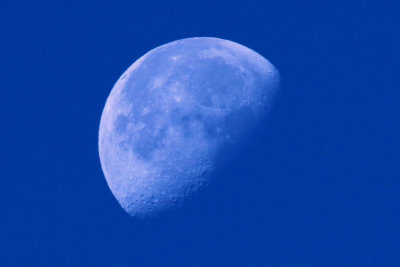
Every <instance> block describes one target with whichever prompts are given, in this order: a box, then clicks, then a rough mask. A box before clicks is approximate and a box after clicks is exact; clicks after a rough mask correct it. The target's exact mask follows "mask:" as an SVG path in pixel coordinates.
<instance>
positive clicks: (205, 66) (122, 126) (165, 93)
mask: <svg viewBox="0 0 400 267" xmlns="http://www.w3.org/2000/svg"><path fill="white" fill-rule="evenodd" d="M278 87H279V74H278V71H277V69H276V68H275V67H274V66H273V65H272V64H271V63H270V62H269V61H268V60H266V59H265V58H263V57H262V56H261V55H259V54H258V53H256V52H255V51H253V50H251V49H249V48H247V47H245V46H242V45H240V44H237V43H234V42H232V41H228V40H223V39H218V38H209V37H202V38H188V39H182V40H178V41H175V42H171V43H168V44H165V45H162V46H159V47H157V48H155V49H153V50H151V51H150V52H148V53H147V54H145V55H144V56H142V57H141V58H140V59H138V60H137V61H136V62H135V63H134V64H133V65H132V66H130V67H129V68H128V69H127V70H126V71H125V73H124V74H123V75H122V76H121V78H120V79H119V80H118V82H117V83H116V84H115V86H114V88H113V89H112V91H111V93H110V95H109V97H108V99H107V102H106V104H105V107H104V110H103V114H102V116H101V121H100V129H99V154H100V161H101V166H102V169H103V172H104V175H105V177H106V180H107V183H108V186H109V187H110V189H111V191H112V193H113V194H114V196H115V198H116V199H117V200H118V202H119V203H120V205H121V206H122V208H124V209H125V211H126V212H128V213H129V214H130V215H132V216H138V217H146V216H148V215H155V214H158V213H159V212H161V211H164V210H167V209H170V208H173V207H176V206H179V205H181V204H182V203H183V201H184V199H186V198H187V197H189V196H190V195H191V194H192V193H193V192H194V191H196V190H197V189H199V188H200V187H202V186H203V185H204V184H205V183H206V182H207V181H208V180H209V179H210V177H212V175H211V173H213V172H214V171H215V170H216V169H218V168H219V167H220V166H218V165H219V162H220V159H221V158H223V157H224V151H225V149H226V148H228V150H229V153H232V152H234V151H235V146H236V145H237V144H238V143H239V142H241V141H243V136H245V134H246V133H249V132H250V131H251V130H252V129H253V128H254V127H256V125H257V123H261V122H262V121H263V118H264V117H265V115H266V113H267V111H268V108H269V106H270V104H271V97H272V96H273V95H274V93H275V92H276V91H277V89H278ZM246 138H248V137H246ZM244 141H245V140H244ZM224 166H229V165H226V164H224Z"/></svg>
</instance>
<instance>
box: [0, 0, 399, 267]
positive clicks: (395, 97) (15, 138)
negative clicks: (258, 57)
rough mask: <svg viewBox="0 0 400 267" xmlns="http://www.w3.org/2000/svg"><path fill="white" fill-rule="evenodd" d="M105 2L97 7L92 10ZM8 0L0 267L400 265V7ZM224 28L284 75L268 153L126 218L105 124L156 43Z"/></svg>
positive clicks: (3, 23) (265, 146)
mask: <svg viewBox="0 0 400 267" xmlns="http://www.w3.org/2000/svg"><path fill="white" fill-rule="evenodd" d="M89 2H90V3H89ZM143 2H146V1H108V2H104V1H71V0H69V1H7V0H6V1H2V3H1V7H0V33H1V42H0V77H1V79H0V86H1V87H0V94H1V95H0V97H1V98H0V99H1V100H0V101H1V105H0V114H1V120H0V129H1V135H0V145H1V148H0V157H1V158H0V164H1V165H0V166H1V168H0V183H1V184H0V212H1V214H0V216H1V217H0V265H1V266H14V265H21V266H38V265H40V266H45V265H51V266H74V265H75V266H76V265H78V266H85V265H86V266H101V265H104V266H111V265H113V266H400V230H399V226H400V213H399V203H400V194H399V189H400V180H399V178H400V168H399V164H400V161H399V159H400V157H399V147H400V142H399V141H400V140H399V130H400V125H399V114H400V112H399V111H400V108H399V100H400V93H399V88H400V87H399V62H400V61H399V47H400V42H399V20H398V17H399V13H398V11H399V5H398V4H397V1H367V0H365V1H348V0H346V1H344V0H343V1H215V0H213V1H211V0H203V1H181V2H178V1H162V0H158V1H147V2H146V3H143ZM193 36H214V37H220V38H225V39H230V40H233V41H236V42H238V43H241V44H243V45H246V46H248V47H250V48H252V49H254V50H256V51H257V52H259V53H260V54H262V55H263V56H265V57H266V58H267V59H269V60H270V61H271V62H272V63H273V64H274V65H275V66H276V67H277V68H278V69H279V71H280V73H281V77H282V90H281V92H280V94H279V96H278V98H277V100H276V103H275V106H274V108H273V110H272V112H271V113H270V118H269V121H268V125H267V129H268V131H267V133H266V134H265V137H264V138H263V140H262V143H261V144H260V145H259V146H257V149H254V150H252V151H248V152H249V153H248V154H247V155H244V157H243V160H242V162H241V163H240V164H235V166H232V168H231V169H230V170H227V173H226V175H225V179H221V180H220V181H218V182H217V183H214V184H213V185H212V186H210V187H208V188H207V189H205V190H203V191H202V192H201V193H200V194H199V195H198V196H197V197H196V198H194V199H193V200H191V201H188V202H186V204H185V205H184V207H182V208H180V209H177V210H174V211H172V212H168V213H166V214H164V215H162V216H161V217H159V218H156V219H148V220H139V219H135V218H132V217H129V216H128V215H127V214H126V213H125V212H124V211H123V210H122V209H121V208H120V207H119V205H118V203H117V201H116V200H115V199H114V197H113V196H112V194H111V192H110V191H109V189H108V187H107V184H106V181H105V179H104V176H103V174H102V171H101V168H100V163H99V158H98V152H97V134H98V126H99V121H100V116H101V112H102V109H103V106H104V103H105V100H106V98H107V96H108V94H109V92H110V90H111V88H112V87H113V85H114V83H115V82H116V80H117V79H118V78H119V76H120V75H121V74H122V73H123V71H125V69H126V68H127V67H128V66H129V65H130V64H132V63H133V62H134V60H136V59H137V58H139V57H140V56H141V55H143V54H144V53H145V52H147V51H148V50H150V49H152V48H154V47H156V46H158V45H161V44H164V43H166V42H170V41H173V40H176V39H181V38H185V37H193Z"/></svg>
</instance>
